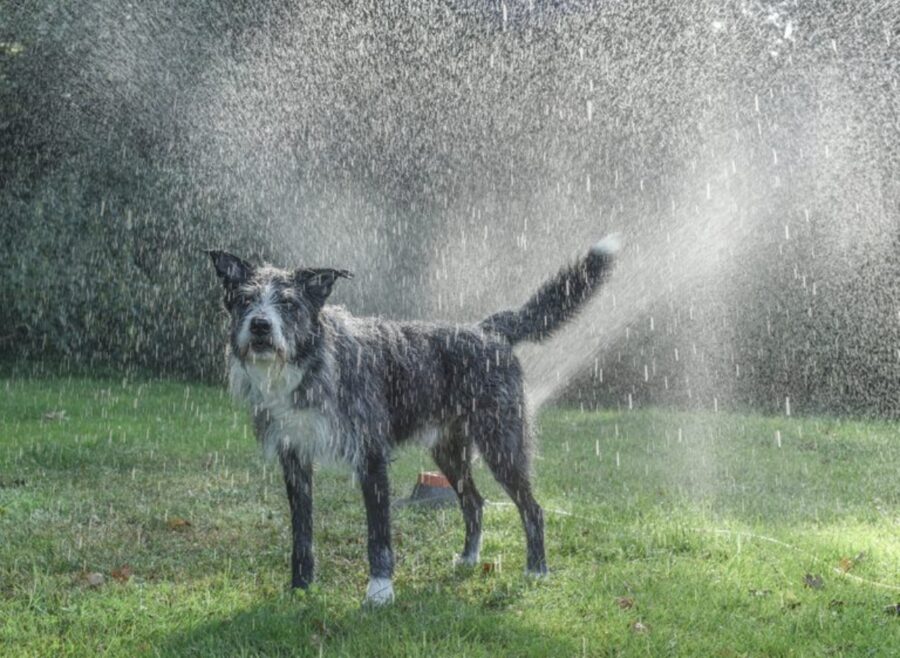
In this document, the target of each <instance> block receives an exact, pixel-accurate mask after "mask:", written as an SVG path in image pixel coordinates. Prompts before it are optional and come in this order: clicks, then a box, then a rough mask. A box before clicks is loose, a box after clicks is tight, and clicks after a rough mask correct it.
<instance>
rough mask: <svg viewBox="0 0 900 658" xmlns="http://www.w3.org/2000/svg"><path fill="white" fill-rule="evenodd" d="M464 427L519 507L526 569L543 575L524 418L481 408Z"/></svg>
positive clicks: (540, 520)
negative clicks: (466, 426)
mask: <svg viewBox="0 0 900 658" xmlns="http://www.w3.org/2000/svg"><path fill="white" fill-rule="evenodd" d="M467 430H468V432H469V435H470V436H471V437H472V439H474V441H475V445H477V446H478V449H479V451H480V452H481V456H482V457H483V458H484V461H485V462H486V463H487V465H488V467H490V469H491V473H493V475H494V478H495V479H496V480H497V482H499V483H500V485H501V486H502V487H503V489H504V490H505V491H506V493H507V494H508V495H509V497H510V498H512V500H513V502H514V503H515V504H516V507H518V508H519V516H520V517H521V518H522V525H523V527H524V529H525V543H526V546H527V552H526V570H527V571H528V573H529V574H532V575H535V576H543V575H545V574H546V573H547V558H546V556H545V553H544V512H543V510H542V509H541V506H540V505H538V503H537V501H536V500H535V499H534V495H533V494H532V492H531V482H530V481H529V468H530V464H529V462H530V456H529V453H528V444H527V437H528V435H527V431H528V428H527V425H526V422H525V418H523V417H522V416H521V414H519V413H517V412H516V411H512V410H511V411H509V412H508V413H507V412H503V411H501V412H500V413H497V412H496V411H495V410H483V411H479V412H476V413H474V414H470V415H469V417H468V428H467Z"/></svg>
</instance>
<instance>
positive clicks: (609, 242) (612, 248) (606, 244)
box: [591, 233, 622, 256]
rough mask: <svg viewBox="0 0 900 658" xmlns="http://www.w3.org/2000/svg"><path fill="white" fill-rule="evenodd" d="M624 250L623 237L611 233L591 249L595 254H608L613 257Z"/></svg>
mask: <svg viewBox="0 0 900 658" xmlns="http://www.w3.org/2000/svg"><path fill="white" fill-rule="evenodd" d="M621 248H622V236H620V235H619V234H618V233H610V234H609V235H607V236H606V237H605V238H603V239H602V240H600V242H598V243H596V244H595V245H594V246H593V247H591V253H593V254H606V255H609V256H611V255H612V254H615V253H617V252H618V251H619V250H620V249H621Z"/></svg>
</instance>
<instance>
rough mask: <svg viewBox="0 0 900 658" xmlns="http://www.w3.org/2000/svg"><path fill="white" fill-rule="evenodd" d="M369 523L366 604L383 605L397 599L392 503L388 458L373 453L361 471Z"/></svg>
mask: <svg viewBox="0 0 900 658" xmlns="http://www.w3.org/2000/svg"><path fill="white" fill-rule="evenodd" d="M358 475H359V481H360V485H361V486H362V494H363V500H364V502H365V505H366V521H367V523H368V527H369V586H368V588H367V589H366V603H372V604H375V605H381V604H384V603H390V602H391V601H393V600H394V586H393V584H392V583H391V577H392V576H393V574H394V553H393V551H392V550H391V501H390V495H389V491H388V476H387V459H386V458H385V456H384V455H382V454H370V455H368V456H367V457H366V460H365V463H364V464H363V465H362V467H361V468H360V469H359V473H358Z"/></svg>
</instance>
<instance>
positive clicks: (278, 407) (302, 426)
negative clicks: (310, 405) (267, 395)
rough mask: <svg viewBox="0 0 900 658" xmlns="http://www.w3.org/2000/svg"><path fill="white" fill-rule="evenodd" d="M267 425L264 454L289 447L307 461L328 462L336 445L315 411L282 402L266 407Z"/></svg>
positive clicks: (323, 418)
mask: <svg viewBox="0 0 900 658" xmlns="http://www.w3.org/2000/svg"><path fill="white" fill-rule="evenodd" d="M266 411H267V412H268V414H269V424H268V428H267V429H266V431H265V434H264V436H263V447H264V449H265V451H266V453H267V454H269V455H273V454H275V453H276V452H279V451H282V450H285V449H288V448H291V449H293V450H295V451H296V452H298V453H300V454H301V455H303V456H304V457H306V458H307V459H309V460H311V461H312V460H315V461H323V460H325V461H332V460H335V459H336V458H337V453H338V446H337V444H336V441H335V438H336V437H335V433H334V432H333V431H332V427H331V423H330V422H329V420H328V418H327V417H326V416H325V415H324V414H322V413H321V412H320V411H318V410H316V409H297V408H296V407H293V406H291V405H290V401H289V396H288V399H287V400H285V401H281V400H278V401H275V403H274V404H273V405H271V406H266Z"/></svg>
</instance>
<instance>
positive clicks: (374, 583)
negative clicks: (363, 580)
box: [365, 578, 394, 605]
mask: <svg viewBox="0 0 900 658" xmlns="http://www.w3.org/2000/svg"><path fill="white" fill-rule="evenodd" d="M365 602H366V603H367V604H369V605H387V604H388V603H393V602H394V585H393V583H392V582H391V579H390V578H370V579H369V586H368V587H367V588H366V601H365Z"/></svg>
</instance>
